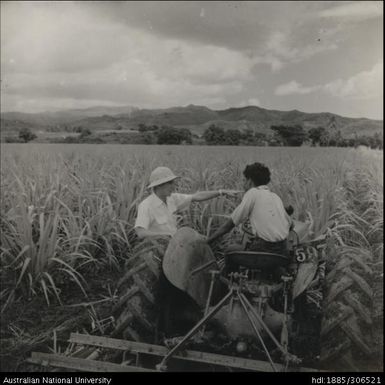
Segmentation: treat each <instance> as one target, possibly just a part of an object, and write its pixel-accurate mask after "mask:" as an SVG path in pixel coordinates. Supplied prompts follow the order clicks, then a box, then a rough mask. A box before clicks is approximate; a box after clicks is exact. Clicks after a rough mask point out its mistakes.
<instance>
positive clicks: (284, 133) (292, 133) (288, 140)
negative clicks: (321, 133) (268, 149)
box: [271, 124, 307, 146]
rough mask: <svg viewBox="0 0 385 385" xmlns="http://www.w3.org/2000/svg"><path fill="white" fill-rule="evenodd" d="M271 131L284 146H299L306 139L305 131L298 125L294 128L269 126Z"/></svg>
mask: <svg viewBox="0 0 385 385" xmlns="http://www.w3.org/2000/svg"><path fill="white" fill-rule="evenodd" d="M271 129H272V130H273V131H274V132H276V133H277V134H278V135H279V136H280V137H281V138H282V141H283V143H284V145H285V146H301V145H302V143H303V142H304V141H305V140H306V138H307V134H306V132H305V130H304V129H303V127H302V126H300V125H298V124H296V125H294V126H284V125H280V126H271Z"/></svg>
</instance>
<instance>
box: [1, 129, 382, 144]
mask: <svg viewBox="0 0 385 385" xmlns="http://www.w3.org/2000/svg"><path fill="white" fill-rule="evenodd" d="M270 128H271V131H272V132H271V133H269V134H265V133H261V132H257V131H253V130H252V129H250V128H247V129H245V130H242V131H241V130H238V129H236V128H230V129H228V130H225V129H224V128H222V127H219V126H218V125H215V124H211V125H210V126H209V127H208V128H206V129H205V130H204V132H203V134H202V136H201V137H199V136H198V135H196V134H192V133H191V131H190V130H189V129H187V128H176V127H172V126H160V127H159V126H157V125H145V124H143V123H140V124H139V125H138V130H137V131H138V132H135V133H134V132H132V133H125V134H123V132H122V133H118V134H109V135H108V134H106V135H104V136H102V135H93V133H92V131H91V130H90V129H89V128H85V127H81V126H77V127H74V128H72V130H71V131H72V132H75V133H77V134H78V135H77V136H70V137H66V138H60V139H56V140H55V141H56V142H62V143H63V142H64V143H108V142H109V141H110V140H111V139H112V138H111V135H112V136H113V139H114V141H116V142H118V143H122V144H207V145H230V146H238V145H251V146H291V147H293V146H301V145H302V144H310V145H311V146H320V147H357V146H360V145H363V146H367V147H370V148H380V149H382V148H383V137H382V135H381V134H380V133H375V134H374V135H372V136H369V135H357V134H355V135H354V136H353V137H349V138H346V137H343V135H342V134H341V131H339V130H332V131H330V130H329V131H328V130H326V129H325V128H324V127H313V128H311V129H310V130H308V131H306V130H305V129H304V128H303V127H302V126H301V125H283V124H282V125H273V126H271V127H270ZM36 138H37V136H36V134H35V133H33V132H32V131H31V130H30V129H28V128H23V129H21V130H20V131H19V134H18V138H13V140H7V138H6V141H8V142H9V141H18V142H24V143H27V142H29V141H32V140H34V139H36Z"/></svg>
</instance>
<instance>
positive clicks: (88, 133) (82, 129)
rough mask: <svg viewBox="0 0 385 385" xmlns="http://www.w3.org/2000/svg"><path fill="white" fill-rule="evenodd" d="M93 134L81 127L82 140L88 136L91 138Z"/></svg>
mask: <svg viewBox="0 0 385 385" xmlns="http://www.w3.org/2000/svg"><path fill="white" fill-rule="evenodd" d="M91 134H92V132H91V130H90V129H89V128H85V127H81V128H80V138H85V137H86V136H90V135H91Z"/></svg>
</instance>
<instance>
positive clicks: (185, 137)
mask: <svg viewBox="0 0 385 385" xmlns="http://www.w3.org/2000/svg"><path fill="white" fill-rule="evenodd" d="M180 133H181V135H182V143H183V142H184V143H185V144H192V134H191V131H190V130H189V129H188V128H181V129H180Z"/></svg>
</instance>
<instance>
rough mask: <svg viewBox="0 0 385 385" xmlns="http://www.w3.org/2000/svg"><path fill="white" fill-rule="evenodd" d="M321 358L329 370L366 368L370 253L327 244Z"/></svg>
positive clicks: (370, 305)
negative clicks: (341, 248) (360, 252)
mask: <svg viewBox="0 0 385 385" xmlns="http://www.w3.org/2000/svg"><path fill="white" fill-rule="evenodd" d="M327 255H328V256H329V258H328V259H327V267H326V282H325V293H324V302H323V319H322V324H321V336H320V342H321V355H320V362H321V366H322V368H324V369H327V370H331V371H357V372H359V371H366V370H367V368H365V367H363V366H364V365H365V364H364V363H365V362H368V360H370V359H371V357H373V354H374V352H373V351H372V346H373V343H372V342H373V341H372V340H371V337H372V325H373V322H372V317H371V314H372V309H373V291H372V288H371V285H370V282H372V278H373V271H372V269H371V267H370V265H371V257H370V254H365V255H363V254H361V255H358V253H357V251H356V252H355V251H354V250H350V252H348V250H347V249H345V251H343V250H342V251H341V250H340V249H336V248H335V247H333V246H332V247H329V251H328V252H327Z"/></svg>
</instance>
